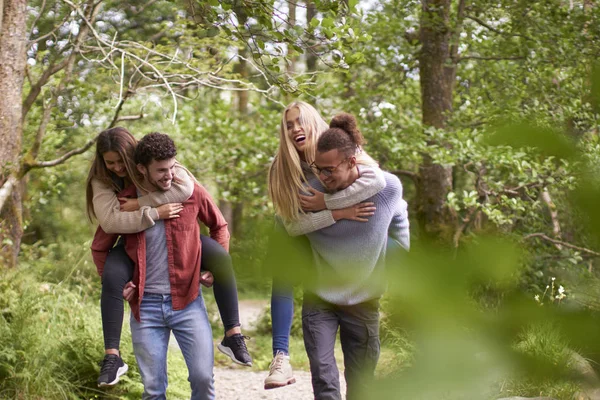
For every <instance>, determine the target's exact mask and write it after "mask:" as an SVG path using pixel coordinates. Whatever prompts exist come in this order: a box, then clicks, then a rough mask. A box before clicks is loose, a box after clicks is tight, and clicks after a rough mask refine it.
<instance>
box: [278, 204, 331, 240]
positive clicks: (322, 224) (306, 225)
mask: <svg viewBox="0 0 600 400" xmlns="http://www.w3.org/2000/svg"><path fill="white" fill-rule="evenodd" d="M333 224H335V220H334V219H333V215H332V213H331V211H330V210H323V211H319V212H315V213H306V214H300V215H299V217H298V219H297V220H295V221H289V222H284V223H283V226H285V230H286V231H287V233H288V235H290V236H300V235H306V234H307V233H310V232H314V231H318V230H319V229H323V228H327V227H328V226H331V225H333Z"/></svg>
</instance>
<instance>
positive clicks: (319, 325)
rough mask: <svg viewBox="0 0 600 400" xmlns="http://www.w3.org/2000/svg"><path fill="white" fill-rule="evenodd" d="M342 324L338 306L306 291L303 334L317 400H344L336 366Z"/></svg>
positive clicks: (303, 310) (303, 307)
mask: <svg viewBox="0 0 600 400" xmlns="http://www.w3.org/2000/svg"><path fill="white" fill-rule="evenodd" d="M338 325H339V321H338V317H337V315H336V311H335V307H334V306H333V305H331V304H328V303H326V302H324V301H323V300H320V299H318V298H317V297H316V296H314V295H311V294H310V293H308V292H304V303H303V305H302V331H303V333H304V346H305V347H306V354H307V355H308V359H309V361H310V373H311V375H312V386H313V391H314V394H315V399H317V400H341V399H342V395H341V392H340V374H339V371H338V368H337V365H336V363H335V355H334V348H335V338H336V335H337V329H338Z"/></svg>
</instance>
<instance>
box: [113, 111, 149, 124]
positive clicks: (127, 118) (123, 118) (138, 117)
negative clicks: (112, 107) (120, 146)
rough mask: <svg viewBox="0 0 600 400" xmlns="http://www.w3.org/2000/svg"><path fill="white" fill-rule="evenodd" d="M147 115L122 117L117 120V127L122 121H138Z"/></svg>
mask: <svg viewBox="0 0 600 400" xmlns="http://www.w3.org/2000/svg"><path fill="white" fill-rule="evenodd" d="M145 116H146V115H145V114H144V113H139V115H124V116H122V117H119V118H117V120H116V121H115V125H116V124H118V123H119V122H121V121H136V120H138V119H142V118H144V117H145Z"/></svg>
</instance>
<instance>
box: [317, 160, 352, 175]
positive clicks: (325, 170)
mask: <svg viewBox="0 0 600 400" xmlns="http://www.w3.org/2000/svg"><path fill="white" fill-rule="evenodd" d="M346 161H348V158H344V159H343V160H342V161H341V162H340V163H339V164H338V165H336V166H335V167H324V168H320V167H318V166H317V164H315V162H314V161H313V162H312V163H310V167H311V168H312V169H314V170H315V171H317V175H321V174H323V176H326V177H330V176H331V175H333V173H334V172H335V170H336V169H338V167H339V166H340V165H342V164H343V163H345V162H346Z"/></svg>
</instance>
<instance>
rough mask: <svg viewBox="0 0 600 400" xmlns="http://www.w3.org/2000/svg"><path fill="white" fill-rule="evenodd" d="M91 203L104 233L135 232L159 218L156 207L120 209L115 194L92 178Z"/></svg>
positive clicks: (145, 227) (146, 227)
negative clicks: (130, 209)
mask: <svg viewBox="0 0 600 400" xmlns="http://www.w3.org/2000/svg"><path fill="white" fill-rule="evenodd" d="M92 191H93V193H94V196H93V198H92V204H93V206H94V213H95V214H96V218H98V223H99V224H100V226H101V227H102V229H103V230H104V232H106V233H109V234H110V233H123V234H125V233H136V232H141V231H143V230H145V229H148V228H150V227H151V226H153V225H154V221H155V220H157V219H159V217H158V211H157V210H156V208H151V207H147V206H146V207H141V208H140V209H139V210H137V211H131V212H124V211H121V205H120V204H119V200H118V199H117V194H116V193H115V192H114V191H113V189H112V188H111V187H109V186H107V185H105V184H104V183H102V182H100V181H99V180H97V179H93V180H92Z"/></svg>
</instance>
